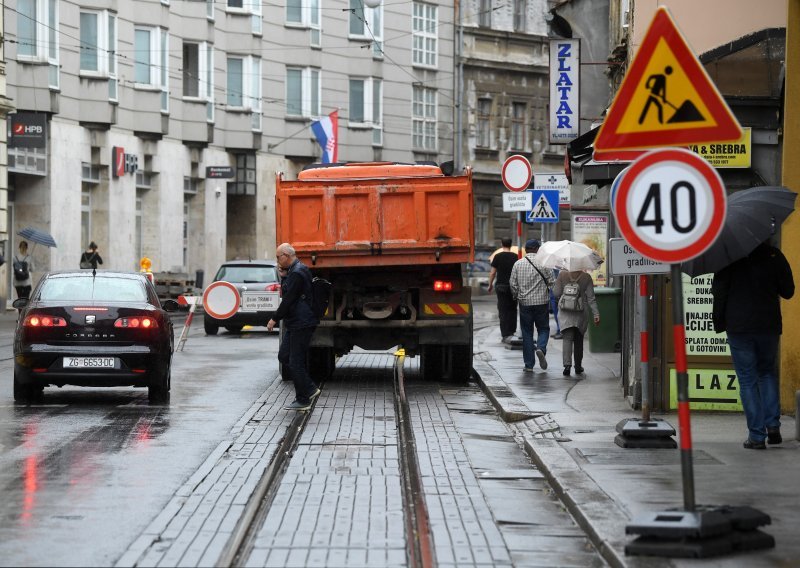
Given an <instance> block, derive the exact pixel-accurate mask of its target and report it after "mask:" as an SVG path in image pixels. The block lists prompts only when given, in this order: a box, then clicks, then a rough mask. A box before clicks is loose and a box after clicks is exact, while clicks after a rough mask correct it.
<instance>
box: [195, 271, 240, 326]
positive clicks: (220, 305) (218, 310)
mask: <svg viewBox="0 0 800 568" xmlns="http://www.w3.org/2000/svg"><path fill="white" fill-rule="evenodd" d="M240 301H241V298H240V297H239V290H238V289H237V288H236V286H234V285H233V284H231V283H230V282H225V281H223V280H220V281H219V282H213V283H211V284H209V285H208V288H206V291H205V292H203V309H204V310H205V311H206V313H207V314H208V315H210V316H211V317H212V318H216V319H228V318H229V317H231V316H232V315H233V314H235V313H236V312H237V311H238V310H239V302H240Z"/></svg>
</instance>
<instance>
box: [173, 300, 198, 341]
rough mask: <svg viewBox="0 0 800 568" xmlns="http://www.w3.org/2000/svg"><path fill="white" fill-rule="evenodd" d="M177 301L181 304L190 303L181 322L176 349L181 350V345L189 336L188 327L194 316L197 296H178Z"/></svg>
mask: <svg viewBox="0 0 800 568" xmlns="http://www.w3.org/2000/svg"><path fill="white" fill-rule="evenodd" d="M178 303H179V304H181V305H183V306H185V305H187V304H189V305H190V307H189V313H188V314H187V316H186V321H185V322H184V323H183V330H181V336H180V339H178V347H177V351H183V346H184V344H185V343H186V339H187V338H188V336H189V327H190V326H191V325H192V319H193V318H194V310H195V308H196V307H197V297H195V296H190V297H189V298H187V297H186V296H178Z"/></svg>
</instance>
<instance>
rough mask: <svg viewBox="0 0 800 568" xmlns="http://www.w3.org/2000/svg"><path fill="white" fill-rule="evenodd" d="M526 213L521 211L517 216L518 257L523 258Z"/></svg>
mask: <svg viewBox="0 0 800 568" xmlns="http://www.w3.org/2000/svg"><path fill="white" fill-rule="evenodd" d="M524 214H525V213H524V212H522V211H520V212H519V216H518V217H517V258H522V216H523V215H524Z"/></svg>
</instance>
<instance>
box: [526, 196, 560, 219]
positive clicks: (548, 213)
mask: <svg viewBox="0 0 800 568" xmlns="http://www.w3.org/2000/svg"><path fill="white" fill-rule="evenodd" d="M531 217H532V218H534V219H556V218H558V214H557V213H556V212H555V211H554V210H553V207H552V206H551V205H550V202H549V201H547V198H546V197H545V196H544V195H540V196H539V201H537V202H536V205H534V207H533V213H532V214H531Z"/></svg>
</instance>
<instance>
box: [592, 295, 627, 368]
mask: <svg viewBox="0 0 800 568" xmlns="http://www.w3.org/2000/svg"><path fill="white" fill-rule="evenodd" d="M594 295H595V297H596V298H597V308H598V309H599V310H600V325H597V326H596V325H594V322H593V321H592V320H591V314H590V315H589V318H590V319H589V350H590V351H591V352H593V353H614V352H616V351H621V350H622V326H621V325H620V324H621V320H622V306H621V300H622V288H595V289H594Z"/></svg>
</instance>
